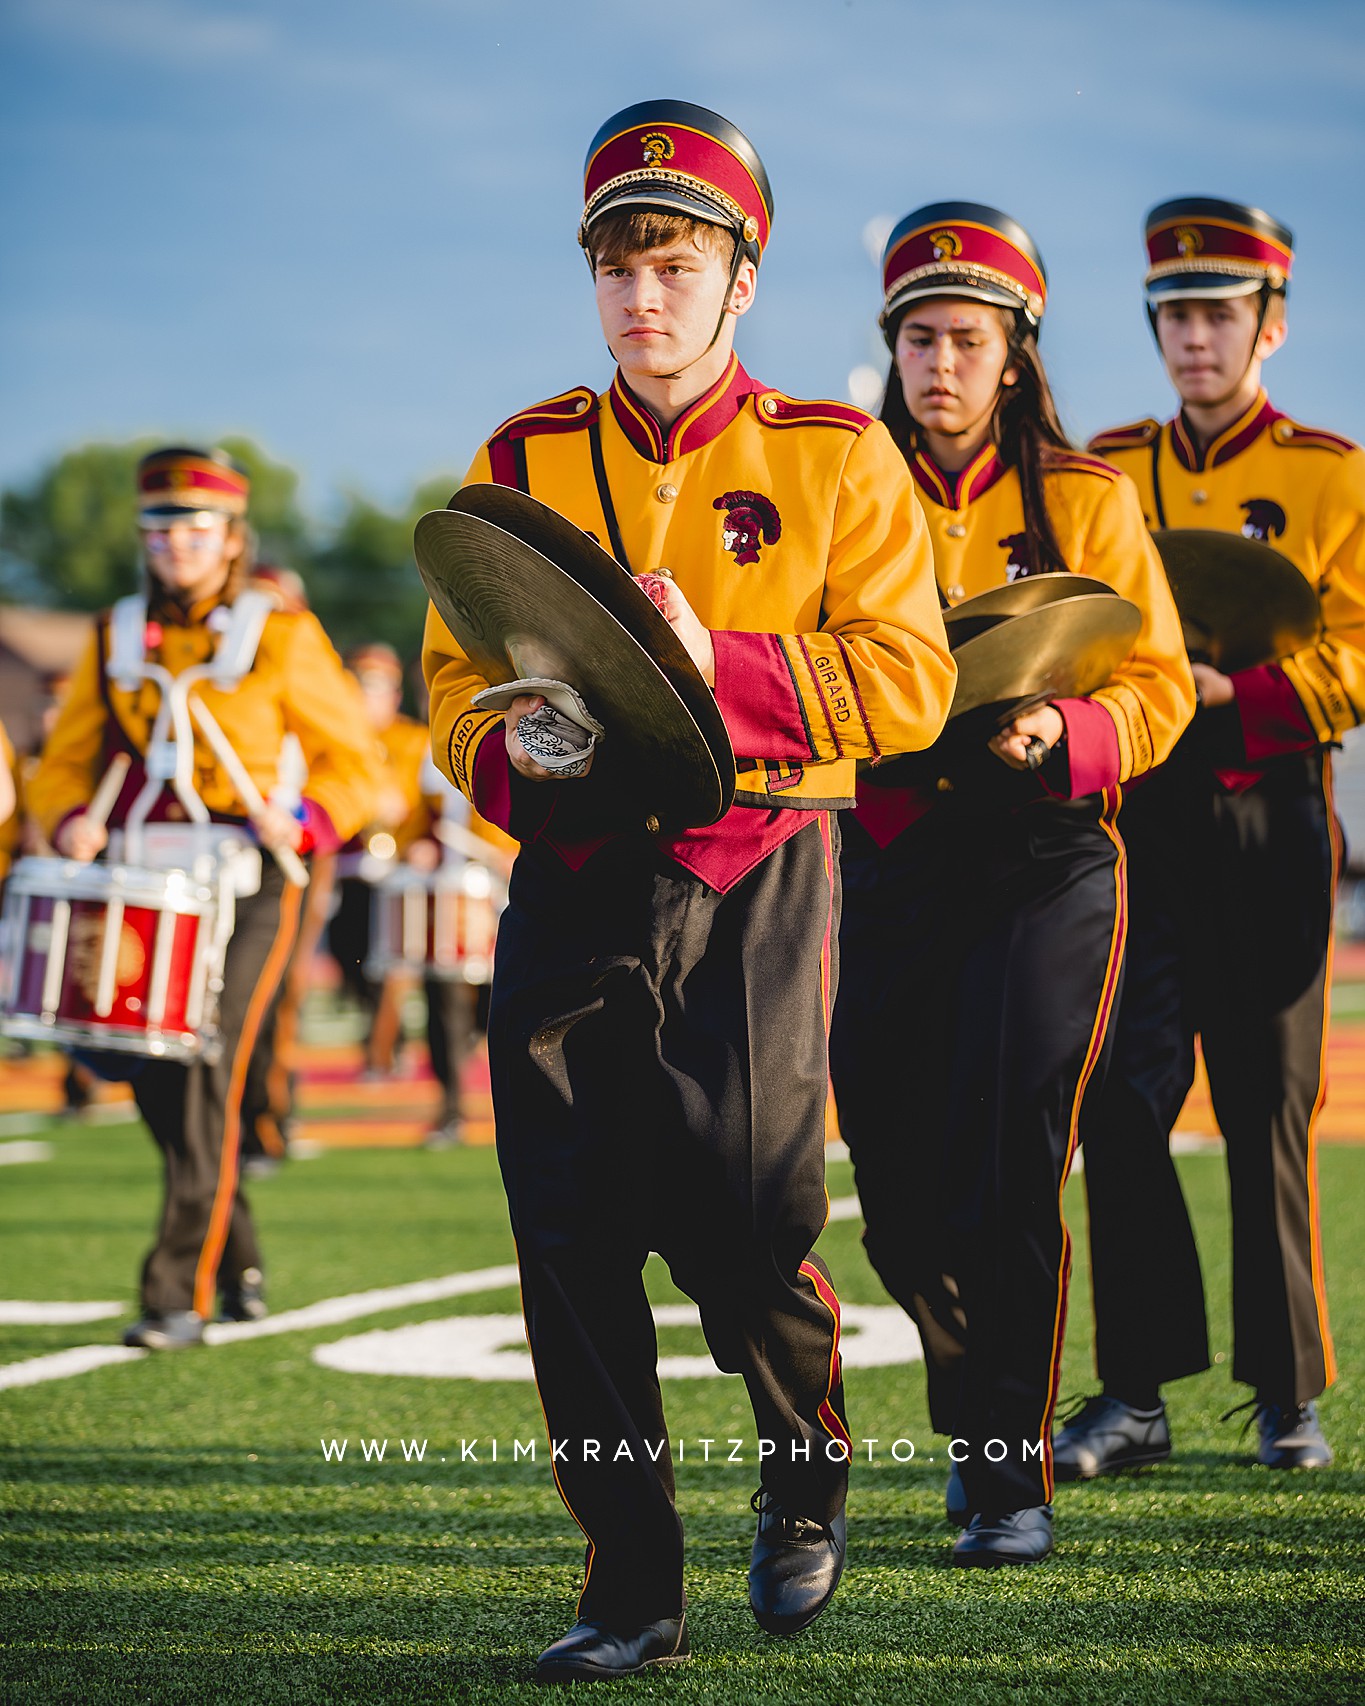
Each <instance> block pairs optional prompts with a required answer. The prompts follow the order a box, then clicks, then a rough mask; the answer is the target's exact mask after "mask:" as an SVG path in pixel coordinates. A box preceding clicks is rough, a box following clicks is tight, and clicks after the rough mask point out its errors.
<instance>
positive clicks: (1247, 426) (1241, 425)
mask: <svg viewBox="0 0 1365 1706" xmlns="http://www.w3.org/2000/svg"><path fill="white" fill-rule="evenodd" d="M1279 419H1280V411H1279V410H1278V409H1277V408H1275V407H1274V406H1273V405H1272V404H1271V401H1270V399H1269V397H1267V396H1266V394H1265V392H1264V391H1258V392H1257V393H1256V400H1255V402H1254V403H1253V404H1252V405H1251V407H1250V408H1249V409H1248V410H1247V411H1246V413H1245V414H1244V415H1241V416H1239V417H1238V419H1237V420H1235V421H1234V422H1233V423H1232V425H1231V426H1230V427H1225V428H1224V430H1223V431H1222V432H1220V433H1219V434H1218V437H1217V438H1215V439H1214V441H1213V442H1212V444H1210V445H1209V446H1208V448H1207V449H1206V450H1205V451H1204V453H1203V454H1202V455H1201V454H1200V452H1199V447H1198V443H1197V442H1196V440H1195V436H1194V434H1193V433H1192V432H1191V431H1190V428H1189V426H1188V425H1187V423H1186V420H1185V411H1184V410H1183V409H1182V410H1181V411H1180V413H1179V414H1178V415H1177V416H1176V417H1175V419H1174V420H1173V421H1171V422H1170V423H1169V426H1170V434H1171V449H1172V450H1173V451H1174V452H1175V459H1176V461H1177V462H1178V463H1179V464H1180V466H1181V467H1182V468H1184V469H1186V470H1188V472H1189V473H1191V474H1202V473H1203V472H1204V470H1205V469H1206V468H1221V467H1222V465H1223V464H1224V463H1225V462H1231V460H1232V458H1233V457H1234V456H1237V455H1240V453H1241V452H1242V451H1243V450H1245V449H1246V448H1247V446H1248V445H1249V444H1252V443H1254V442H1255V441H1256V439H1258V438H1259V437H1260V436H1261V434H1262V433H1263V432H1264V431H1265V429H1266V428H1267V427H1268V426H1269V425H1270V424H1271V422H1272V421H1277V420H1279Z"/></svg>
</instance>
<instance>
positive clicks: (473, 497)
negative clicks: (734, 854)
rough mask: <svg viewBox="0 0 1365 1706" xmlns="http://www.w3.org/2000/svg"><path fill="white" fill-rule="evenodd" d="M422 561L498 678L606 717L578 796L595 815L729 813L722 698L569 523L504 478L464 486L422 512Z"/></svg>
mask: <svg viewBox="0 0 1365 1706" xmlns="http://www.w3.org/2000/svg"><path fill="white" fill-rule="evenodd" d="M413 542H414V547H415V550H416V556H417V567H418V569H419V571H420V573H421V576H422V579H423V581H424V582H425V584H426V589H427V592H428V594H429V596H430V598H431V601H432V603H433V604H434V605H435V607H436V610H437V612H438V614H439V615H440V617H441V619H442V621H444V623H445V624H446V626H447V627H448V628H449V629H450V632H451V633H452V635H453V636H454V638H455V640H456V642H457V643H458V644H459V646H460V648H461V650H462V651H463V652H464V653H465V655H466V656H467V657H468V658H469V660H470V662H471V663H472V664H473V665H474V667H475V668H476V669H477V670H478V671H479V673H480V674H481V675H482V676H483V677H484V678H485V679H486V680H487V681H488V682H489V683H490V684H491V685H493V686H495V687H496V686H500V685H502V684H503V683H504V682H509V681H519V680H525V679H527V678H529V677H535V676H543V677H549V678H552V679H554V680H557V681H563V682H567V683H568V685H569V686H571V687H573V688H576V689H577V691H578V692H579V693H580V694H581V695H582V697H583V700H584V702H585V703H586V704H587V706H588V709H589V710H590V711H591V712H592V713H593V715H594V716H595V717H597V718H598V719H599V720H600V721H601V723H602V724H603V725H604V727H605V730H606V733H605V735H604V736H603V738H602V740H601V742H600V744H599V746H598V749H597V752H596V754H595V756H594V759H593V766H592V769H591V771H590V772H589V773H588V775H587V777H586V778H584V779H583V780H582V781H581V782H565V783H562V784H551V783H545V784H543V786H546V787H549V786H562V787H563V788H564V789H565V790H566V791H567V790H569V789H572V790H574V791H575V801H576V806H577V807H578V816H579V819H580V821H582V822H584V823H585V825H588V826H590V824H591V822H592V820H593V817H594V814H596V815H597V816H598V817H599V818H600V821H601V822H602V823H603V824H608V823H610V824H615V823H617V822H620V821H627V822H635V823H638V824H642V825H644V824H652V826H656V827H664V826H667V827H669V828H672V829H687V828H695V827H701V826H704V825H706V824H710V823H714V822H716V820H717V819H718V818H720V817H723V816H724V814H725V812H726V811H727V810H728V809H729V806H730V803H731V801H732V799H733V797H734V789H735V759H734V752H733V750H732V748H731V745H730V737H729V734H728V732H727V730H726V727H725V722H724V719H723V718H722V716H721V713H720V709H719V707H718V706H717V704H716V701H715V697H714V695H713V694H712V692H711V690H710V688H709V687H707V685H706V683H705V681H704V680H703V679H702V676H701V673H700V671H699V670H698V669H697V667H696V665H695V664H694V663H693V662H692V659H691V658H690V657H689V655H688V653H687V651H686V650H685V648H684V647H683V645H682V642H681V641H680V640H679V639H678V638H677V636H676V635H675V634H674V632H673V630H672V628H671V627H670V626H669V624H668V622H667V620H666V619H665V617H664V616H663V614H662V613H661V612H660V611H659V610H658V609H657V608H656V607H655V605H654V604H653V602H652V601H651V600H650V598H649V597H648V596H647V595H646V594H645V593H644V592H643V591H641V589H640V588H639V587H638V586H636V584H635V582H634V579H633V577H632V576H631V575H630V574H628V573H627V572H626V570H625V569H623V568H622V567H621V566H620V564H619V563H617V562H616V561H615V559H614V558H612V557H610V556H608V554H607V553H606V552H605V551H604V550H603V549H602V548H601V546H600V545H598V543H597V542H596V540H594V539H592V538H590V537H589V535H588V534H586V533H584V532H583V531H582V530H581V529H580V528H578V527H576V526H575V525H574V524H573V523H572V522H571V521H569V520H567V519H566V518H565V517H564V516H562V515H560V514H559V513H558V512H557V511H555V510H552V509H550V508H548V507H547V506H546V505H545V504H542V503H539V502H537V500H536V499H535V498H532V497H529V496H527V494H526V493H524V492H519V491H515V490H513V489H512V488H510V487H506V486H494V485H469V486H464V487H462V488H461V490H460V491H458V492H457V493H456V494H455V496H454V497H453V498H452V499H451V500H450V505H449V507H448V508H447V509H444V510H433V511H431V512H430V513H428V514H426V515H424V516H422V517H421V519H420V520H419V521H418V523H417V527H416V531H415V534H414V541H413Z"/></svg>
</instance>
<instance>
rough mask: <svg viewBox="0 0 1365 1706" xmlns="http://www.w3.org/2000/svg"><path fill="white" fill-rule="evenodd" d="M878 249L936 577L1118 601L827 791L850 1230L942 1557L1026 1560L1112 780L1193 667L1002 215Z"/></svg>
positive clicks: (1049, 1399)
mask: <svg viewBox="0 0 1365 1706" xmlns="http://www.w3.org/2000/svg"><path fill="white" fill-rule="evenodd" d="M884 269H885V271H884V282H885V288H886V298H885V309H884V312H883V315H882V326H883V329H884V332H885V335H886V340H887V343H888V344H889V345H890V347H891V350H892V352H893V363H892V367H891V373H890V377H889V379H888V381H887V388H886V398H885V402H884V405H883V409H882V418H883V420H884V421H885V422H886V424H887V426H888V427H889V428H890V431H891V434H892V437H893V438H895V439H896V441H897V443H898V444H899V446H900V448H901V450H902V452H903V453H904V455H905V458H906V460H907V462H908V463H909V465H910V470H911V473H912V474H913V476H914V479H915V481H916V484H917V486H918V489H919V496H920V499H921V501H922V503H923V505H924V508H925V512H926V514H927V516H928V520H929V524H930V529H931V532H932V534H933V538H934V553H935V562H936V572H937V575H938V581H939V590H940V594H941V596H942V598H943V600H944V602H945V604H947V605H955V604H958V603H960V602H961V601H962V600H963V599H965V598H970V597H972V596H974V595H976V594H978V593H982V592H984V591H986V590H987V589H988V588H991V587H996V586H1000V585H1003V584H1004V583H1006V582H1009V581H1013V580H1016V579H1018V578H1020V577H1021V576H1028V575H1036V574H1041V573H1050V572H1065V571H1071V572H1074V573H1078V574H1084V575H1087V576H1091V577H1094V578H1096V579H1099V580H1103V581H1106V582H1108V583H1109V585H1111V586H1112V587H1113V588H1114V589H1115V590H1116V591H1118V592H1119V593H1121V594H1122V595H1124V596H1125V597H1127V598H1129V599H1131V600H1132V601H1133V602H1134V603H1135V604H1137V606H1138V607H1139V609H1140V610H1141V612H1142V626H1141V629H1140V631H1139V634H1138V637H1137V640H1136V642H1135V645H1134V648H1133V651H1132V653H1131V655H1130V656H1129V657H1128V659H1127V661H1126V662H1125V663H1124V664H1122V665H1121V666H1120V667H1119V668H1118V669H1117V670H1116V671H1115V673H1114V675H1113V677H1112V679H1110V680H1109V681H1108V682H1107V683H1106V684H1105V685H1104V686H1103V687H1101V688H1100V689H1099V690H1098V691H1097V692H1095V693H1094V694H1093V695H1092V696H1091V697H1089V698H1083V699H1082V698H1062V699H1058V700H1056V701H1054V702H1052V703H1047V704H1043V705H1040V706H1037V707H1036V708H1033V709H1030V710H1027V711H1026V712H1025V713H1024V714H1021V715H1017V716H1015V717H1014V719H1013V721H1011V722H1009V723H1008V724H1007V725H1006V726H1005V727H1003V728H1002V729H1000V730H999V731H998V732H994V733H992V732H991V731H990V730H987V731H985V732H984V733H978V734H977V735H975V736H973V737H971V739H970V740H968V741H967V742H966V748H965V750H964V749H963V746H962V743H963V739H964V737H961V736H959V737H958V740H959V749H958V750H957V751H956V752H954V753H952V761H951V763H949V762H948V761H947V759H946V758H945V742H947V741H949V740H950V738H951V732H952V729H953V725H951V724H950V733H949V735H945V736H944V737H943V738H942V739H941V740H940V742H939V743H938V745H937V747H936V748H933V749H931V751H930V753H929V754H927V755H925V758H926V759H927V761H928V768H926V769H923V770H922V771H920V772H918V773H917V775H916V776H915V778H914V779H912V781H911V782H910V783H908V784H906V785H903V786H893V787H876V786H872V785H870V784H871V783H872V782H873V781H874V780H875V779H876V776H877V771H876V770H873V771H871V772H870V773H869V775H868V776H867V777H866V778H865V779H864V782H863V783H862V784H861V785H860V787H859V791H858V802H859V803H858V807H857V809H856V810H855V811H854V812H852V813H847V814H845V840H844V857H843V879H844V919H843V927H842V931H841V936H840V952H841V956H842V970H841V978H840V993H839V999H838V1003H837V1006H836V1010H835V1015H834V1031H833V1037H832V1039H831V1066H832V1072H833V1078H834V1087H835V1094H836V1097H837V1100H838V1107H839V1119H840V1125H841V1128H842V1131H843V1133H844V1136H845V1137H846V1139H847V1141H848V1145H849V1149H850V1150H851V1152H852V1155H853V1159H854V1163H855V1167H856V1172H857V1182H858V1190H859V1194H860V1196H861V1198H862V1203H863V1212H864V1215H865V1218H866V1227H867V1230H866V1234H865V1242H866V1246H867V1251H868V1255H869V1257H870V1258H871V1261H872V1264H873V1266H874V1267H875V1268H876V1270H877V1272H878V1273H879V1274H880V1276H881V1278H882V1280H883V1282H884V1283H885V1285H886V1286H887V1289H888V1290H889V1291H890V1292H891V1294H892V1296H893V1297H895V1298H896V1300H897V1301H898V1302H899V1303H900V1304H901V1305H902V1307H904V1308H905V1309H906V1310H907V1311H908V1312H909V1313H910V1315H911V1316H913V1318H914V1320H915V1322H916V1324H917V1325H918V1327H919V1330H920V1335H921V1338H922V1340H923V1342H924V1350H925V1362H926V1366H927V1369H928V1376H929V1400H930V1411H931V1416H932V1419H933V1425H934V1427H935V1429H937V1430H939V1431H942V1432H944V1433H948V1434H950V1435H951V1436H952V1437H953V1441H954V1443H953V1445H952V1447H951V1448H950V1455H951V1456H952V1458H953V1460H954V1462H955V1464H957V1465H958V1466H959V1468H958V1469H957V1470H955V1471H954V1474H953V1476H952V1477H951V1479H950V1483H949V1507H950V1508H949V1514H950V1516H953V1517H954V1518H955V1519H956V1520H957V1521H959V1522H960V1523H962V1524H964V1525H965V1531H964V1533H963V1534H962V1535H961V1536H960V1537H959V1539H958V1541H957V1544H956V1546H955V1548H954V1554H953V1557H954V1562H955V1563H958V1564H963V1565H987V1566H989V1565H995V1564H1019V1563H1030V1562H1032V1561H1034V1560H1035V1559H1038V1558H1041V1557H1043V1556H1045V1555H1046V1554H1047V1552H1049V1551H1050V1550H1051V1546H1052V1510H1051V1504H1050V1499H1051V1495H1052V1468H1051V1461H1050V1454H1049V1444H1048V1436H1049V1421H1050V1417H1051V1413H1052V1409H1053V1404H1054V1400H1055V1396H1056V1380H1057V1370H1058V1360H1059V1356H1060V1351H1061V1337H1062V1323H1063V1316H1064V1304H1065V1298H1066V1283H1067V1269H1068V1261H1069V1245H1068V1238H1067V1232H1066V1227H1065V1225H1064V1223H1063V1220H1062V1213H1061V1190H1062V1184H1063V1182H1064V1180H1065V1178H1066V1174H1067V1169H1068V1167H1069V1165H1070V1162H1071V1155H1072V1150H1073V1148H1074V1145H1075V1141H1076V1129H1077V1119H1078V1115H1079V1111H1080V1104H1081V1101H1082V1098H1083V1097H1084V1095H1085V1093H1086V1089H1087V1087H1088V1086H1089V1085H1090V1084H1091V1083H1092V1081H1093V1079H1094V1077H1095V1075H1096V1072H1097V1070H1098V1068H1099V1066H1100V1062H1101V1055H1102V1050H1103V1043H1104V1034H1105V1025H1106V1021H1107V1019H1108V1015H1109V1012H1110V1009H1111V1006H1112V1003H1113V1000H1114V994H1115V988H1116V985H1117V982H1118V975H1119V968H1120V962H1121V958H1122V953H1123V940H1124V898H1125V896H1124V869H1123V845H1122V842H1121V841H1120V839H1119V835H1118V831H1117V828H1116V819H1117V816H1118V809H1119V803H1120V799H1121V795H1122V785H1123V783H1125V782H1126V781H1127V780H1128V779H1129V777H1131V776H1134V775H1137V774H1139V773H1140V772H1142V771H1144V770H1146V769H1147V768H1148V767H1149V766H1150V765H1151V764H1153V763H1154V762H1157V761H1159V760H1160V759H1161V758H1163V757H1164V756H1165V754H1166V753H1167V752H1168V751H1169V750H1170V748H1171V746H1172V745H1173V744H1174V742H1175V739H1176V737H1177V735H1178V734H1179V732H1180V730H1181V729H1182V728H1183V726H1184V725H1185V723H1186V722H1187V721H1188V719H1189V717H1190V715H1191V712H1192V711H1193V708H1194V687H1193V682H1192V680H1191V677H1190V672H1189V667H1188V665H1187V663H1186V661H1185V653H1184V648H1183V646H1182V644H1181V633H1180V625H1179V621H1178V619H1177V617H1176V614H1175V609H1174V606H1173V604H1172V602H1171V597H1170V593H1169V590H1168V588H1167V585H1166V581H1165V577H1164V575H1163V573H1162V570H1161V565H1160V562H1159V560H1158V558H1157V555H1156V552H1155V550H1154V549H1153V547H1152V545H1151V542H1150V540H1149V539H1148V537H1147V532H1146V529H1145V527H1144V525H1143V519H1142V511H1141V508H1140V506H1139V504H1138V501H1137V494H1136V491H1135V489H1134V487H1133V485H1132V483H1131V481H1129V480H1128V479H1127V478H1126V477H1125V476H1123V475H1121V474H1118V473H1117V472H1116V471H1115V470H1114V469H1112V468H1110V467H1109V466H1108V465H1107V464H1105V463H1103V462H1100V461H1097V460H1096V459H1095V458H1093V457H1090V456H1082V455H1078V454H1077V453H1076V452H1074V451H1073V450H1072V448H1071V446H1070V445H1069V444H1068V442H1067V439H1066V436H1065V434H1064V433H1063V431H1062V429H1061V426H1060V425H1059V423H1058V420H1057V414H1056V410H1055V407H1054V405H1053V401H1052V397H1051V394H1050V391H1049V388H1048V383H1047V378H1046V376H1045V374H1044V371H1043V367H1042V363H1041V361H1040V359H1039V355H1038V348H1037V334H1038V325H1039V321H1040V319H1041V317H1042V312H1043V305H1044V299H1045V296H1046V290H1047V283H1046V275H1045V273H1044V271H1043V265H1042V262H1041V260H1040V258H1039V256H1038V253H1037V251H1036V249H1035V248H1034V246H1033V243H1032V241H1031V240H1030V239H1029V237H1028V235H1027V233H1026V232H1024V231H1023V230H1022V229H1021V228H1020V227H1019V226H1018V225H1017V224H1015V222H1014V221H1013V220H1011V219H1008V218H1006V217H1005V216H1004V215H1003V214H1001V213H998V212H996V211H995V210H994V209H993V208H988V207H981V206H977V205H975V204H973V203H968V202H948V203H939V204H937V205H935V206H931V207H925V208H921V209H920V210H919V211H918V212H916V213H912V214H911V215H910V216H909V217H908V218H906V219H904V220H902V221H901V223H900V224H899V225H898V226H897V227H896V229H895V230H894V231H893V232H892V235H891V238H890V241H889V243H888V245H887V249H886V254H885V258H884ZM1044 753H1045V756H1043V754H1044ZM1040 757H1042V762H1041V764H1039V762H1038V761H1039V758H1040ZM948 769H950V770H951V771H952V774H951V776H950V775H948V774H945V770H948Z"/></svg>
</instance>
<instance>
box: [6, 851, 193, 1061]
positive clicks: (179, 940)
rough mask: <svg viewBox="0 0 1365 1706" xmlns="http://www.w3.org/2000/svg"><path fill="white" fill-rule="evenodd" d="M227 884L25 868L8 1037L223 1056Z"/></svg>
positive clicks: (127, 871)
mask: <svg viewBox="0 0 1365 1706" xmlns="http://www.w3.org/2000/svg"><path fill="white" fill-rule="evenodd" d="M220 922H221V920H220V897H219V891H218V889H217V887H215V886H214V885H213V884H211V883H209V882H205V881H202V880H200V879H198V878H196V877H194V876H191V875H189V874H188V873H186V872H184V871H176V870H167V871H154V870H145V869H141V868H139V867H136V866H131V865H101V864H85V863H81V862H79V861H77V860H71V859H21V860H20V861H19V863H18V864H17V865H16V866H15V867H14V871H13V873H12V874H11V876H10V879H9V883H8V885H7V887H6V890H5V913H4V929H5V939H6V941H7V942H8V944H9V949H10V951H9V956H8V963H7V964H6V966H5V968H4V972H3V978H0V1031H3V1032H4V1033H5V1035H7V1036H11V1037H27V1038H30V1039H34V1040H38V1041H50V1042H56V1043H62V1044H65V1045H67V1046H76V1047H83V1048H92V1049H110V1050H114V1051H116V1052H119V1053H123V1054H136V1055H145V1056H150V1057H152V1058H156V1059H162V1060H178V1061H192V1060H199V1059H209V1060H211V1059H214V1058H216V1055H217V1052H218V1049H219V1046H220V1045H219V1037H218V1031H217V1026H216V1024H215V1022H214V1021H215V1014H216V1008H217V1001H218V992H219V990H220V989H221V987H222V973H223V954H224V951H225V948H226V938H225V934H224V932H223V931H222V929H220Z"/></svg>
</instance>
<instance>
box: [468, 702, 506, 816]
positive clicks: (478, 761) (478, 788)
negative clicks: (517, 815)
mask: <svg viewBox="0 0 1365 1706" xmlns="http://www.w3.org/2000/svg"><path fill="white" fill-rule="evenodd" d="M470 781H471V783H472V784H473V786H472V789H471V793H472V795H473V804H474V810H475V811H476V812H478V814H479V816H480V817H481V818H483V819H484V821H485V822H487V823H491V824H494V825H495V826H496V827H497V828H498V829H501V830H504V831H505V832H506V833H507V834H508V835H510V834H511V833H512V766H511V765H510V764H509V763H508V761H507V730H506V728H501V729H496V728H495V729H490V730H489V732H488V733H487V734H486V735H485V736H484V737H483V739H482V740H481V741H480V742H479V750H478V751H477V752H476V753H475V754H474V773H473V775H472V776H471V778H470Z"/></svg>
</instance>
